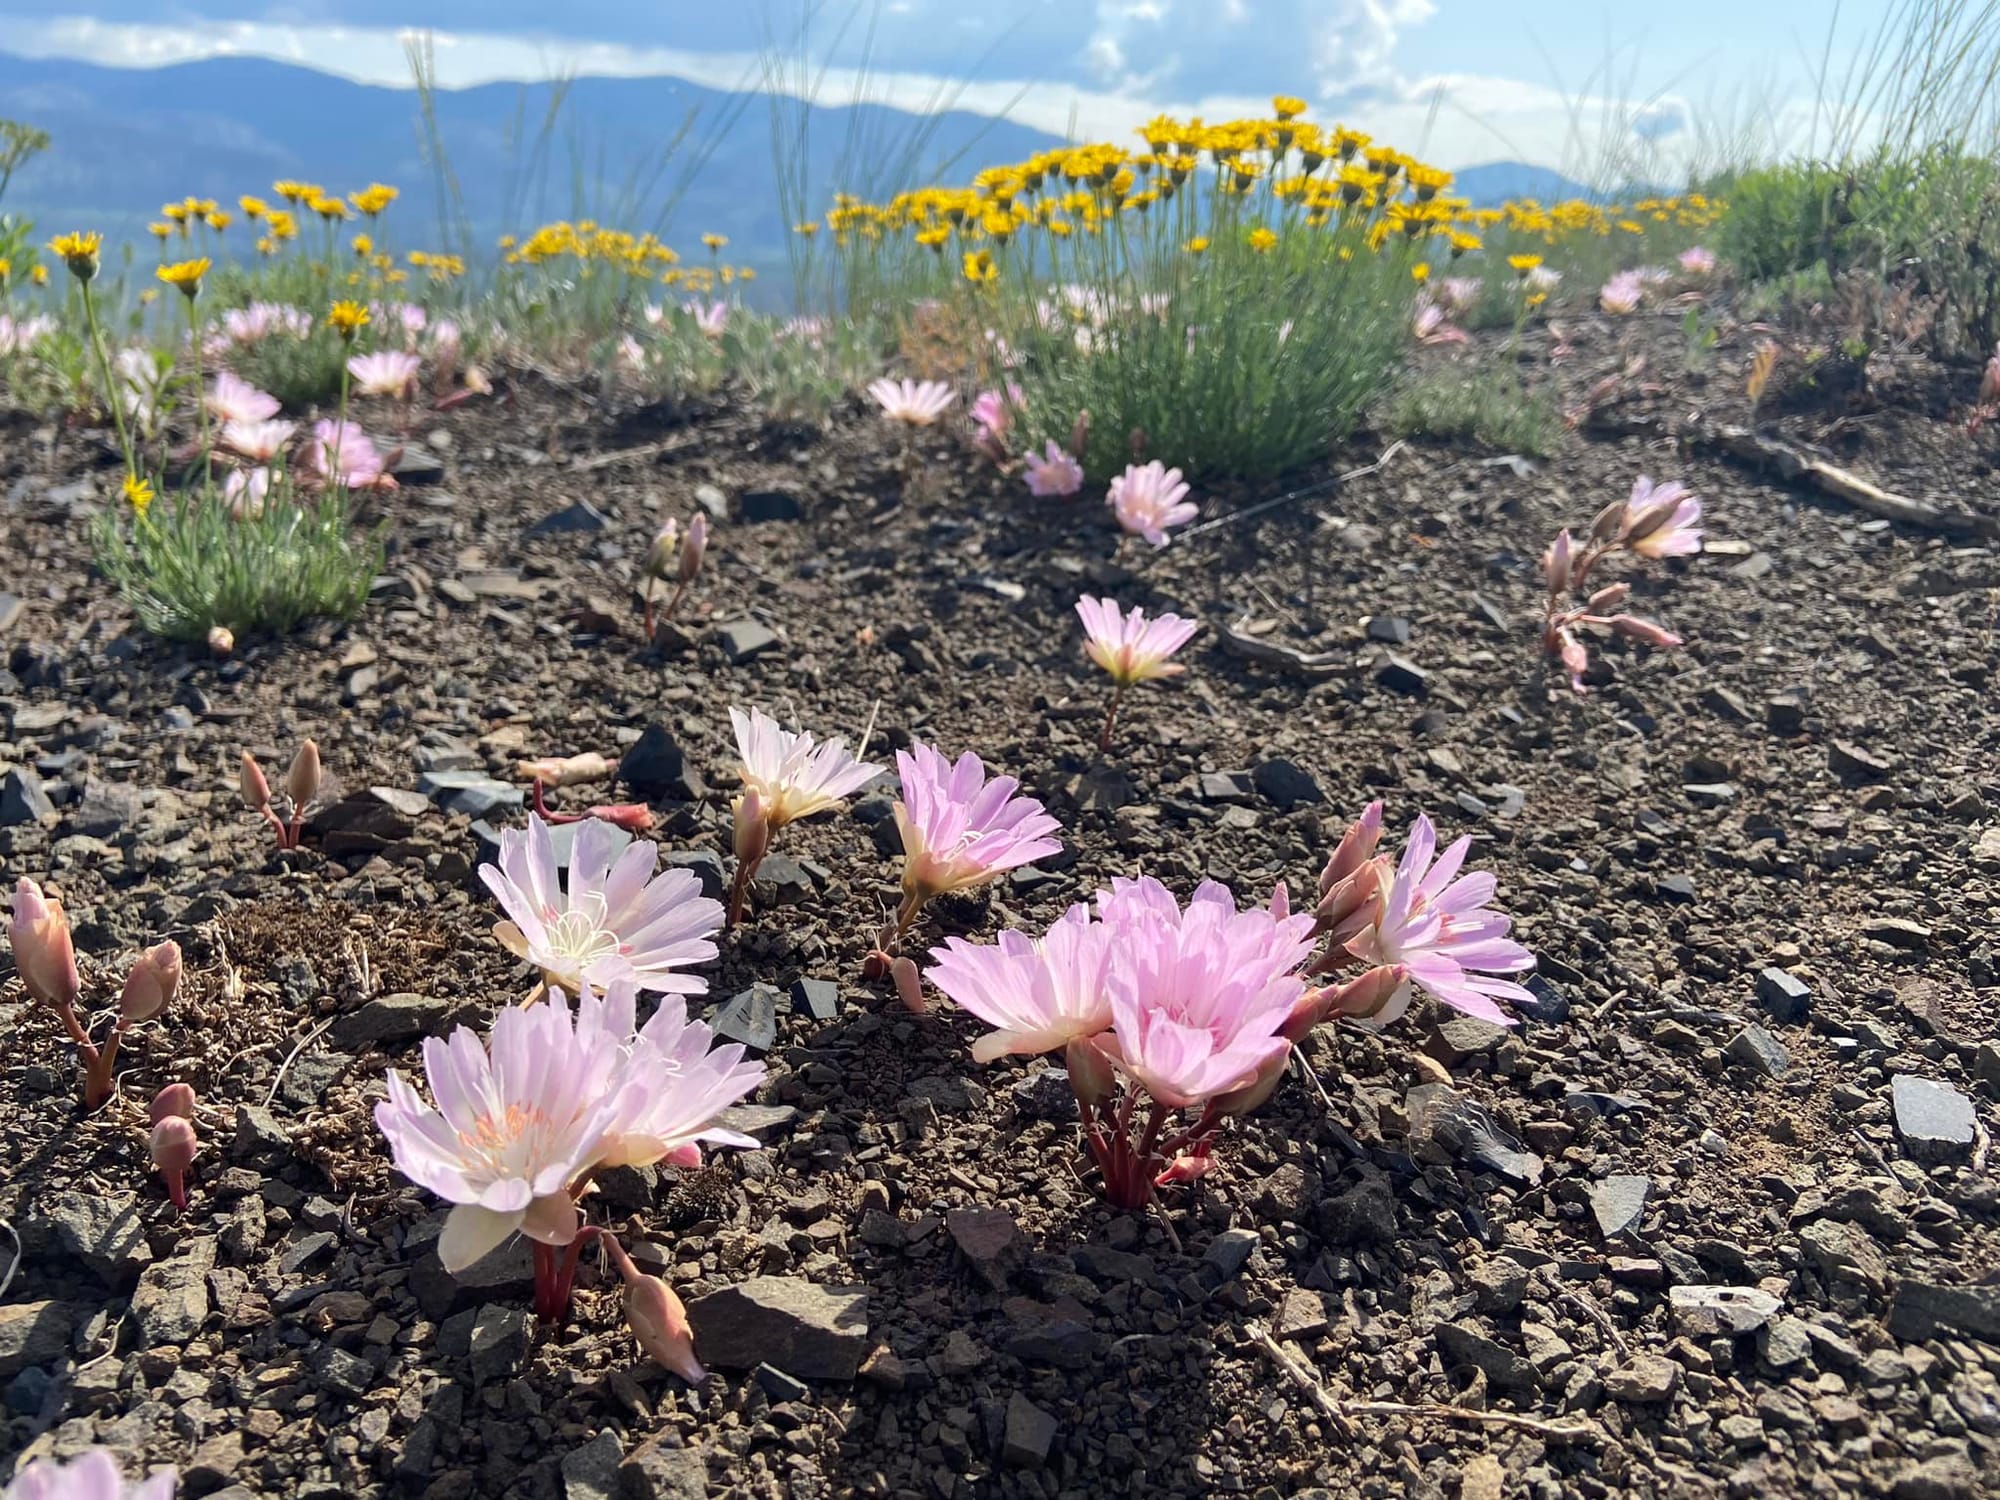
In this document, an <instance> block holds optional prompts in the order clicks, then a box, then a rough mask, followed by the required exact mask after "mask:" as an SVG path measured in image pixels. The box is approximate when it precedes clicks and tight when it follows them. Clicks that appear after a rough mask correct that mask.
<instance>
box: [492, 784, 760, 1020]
mask: <svg viewBox="0 0 2000 1500" xmlns="http://www.w3.org/2000/svg"><path fill="white" fill-rule="evenodd" d="M575 840H576V841H575V843H574V844H573V846H572V848H571V853H570V862H569V889H568V891H567V892H565V891H564V890H563V888H562V884H561V874H560V870H559V868H558V866H557V863H556V851H555V844H554V842H553V840H552V839H551V837H550V834H549V825H548V824H547V823H546V822H544V821H543V820H542V819H541V818H540V817H539V816H537V815H535V814H533V813H530V814H529V815H528V827H527V830H526V831H525V832H521V831H517V830H514V829H508V830H505V831H504V832H502V833H501V835H500V862H499V863H498V864H497V865H491V864H487V865H481V866H480V867H479V878H480V879H481V880H483V881H485V882H486V887H487V889H488V890H490V891H492V893H493V895H494V896H495V898H497V899H498V900H499V902H500V905H501V907H502V908H503V909H505V911H506V913H507V915H508V917H509V918H510V919H511V920H509V921H505V922H501V923H499V924H497V925H496V926H495V927H494V929H493V935H494V937H495V938H496V939H497V940H498V941H499V942H500V944H501V946H502V947H504V948H506V949H507V950H508V952H510V953H513V954H515V955H517V956H519V957H521V958H524V959H526V960H527V961H528V962H529V963H531V964H533V965H534V966H535V967H536V968H537V969H539V970H541V972H542V977H543V979H544V980H545V981H546V982H547V983H548V984H550V985H552V986H556V987H559V988H561V989H564V990H568V991H570V992H571V993H574V992H575V991H577V990H578V989H579V988H581V987H582V986H583V985H585V984H589V985H593V986H604V985H610V984H616V983H618V982H619V981H621V980H628V981H630V982H632V983H634V984H636V985H638V987H639V988H640V989H643V990H655V991H659V992H661V993H665V994H676V995H699V994H702V993H704V992H705V991H706V990H707V989H708V982H707V981H706V980H705V979H702V978H700V977H699V976H697V975H693V974H684V973H681V972H679V971H680V970H682V969H686V968H691V967H693V966H694V965H696V964H704V963H708V962H709V961H710V960H712V959H713V958H714V957H715V953H716V949H715V944H714V942H712V941H711V938H712V937H713V935H714V933H715V932H716V930H717V929H718V928H720V927H721V926H722V905H721V903H720V902H717V901H712V900H710V899H709V898H708V897H706V896H704V895H702V894H701V882H700V881H699V880H697V879H696V878H695V875H694V873H693V872H692V871H690V870H668V871H666V872H665V873H663V874H661V875H659V876H657V877H655V876H654V874H653V869H654V865H655V862H656V861H657V860H658V858H659V850H658V849H657V848H656V847H655V846H654V845H653V844H652V843H650V842H649V841H647V840H645V839H636V840H634V841H633V842H632V843H631V844H630V845H629V846H628V847H627V848H626V849H625V850H624V851H623V852H622V853H620V852H619V850H618V842H617V836H616V834H615V833H614V832H613V831H612V829H611V827H610V826H609V825H608V824H606V823H604V822H603V821H602V820H600V819H597V818H589V819H586V820H585V821H584V822H583V823H582V824H581V825H579V826H578V828H577V831H576V836H575ZM614 856H615V863H614Z"/></svg>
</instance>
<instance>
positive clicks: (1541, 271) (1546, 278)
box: [1524, 266, 1563, 292]
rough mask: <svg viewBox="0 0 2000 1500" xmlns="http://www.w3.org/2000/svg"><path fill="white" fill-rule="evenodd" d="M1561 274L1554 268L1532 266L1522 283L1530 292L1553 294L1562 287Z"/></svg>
mask: <svg viewBox="0 0 2000 1500" xmlns="http://www.w3.org/2000/svg"><path fill="white" fill-rule="evenodd" d="M1562 279H1563V273H1562V272H1560V271H1558V270H1557V269H1556V268H1555V267H1554V266H1534V267H1531V268H1530V269H1529V271H1528V274H1527V276H1526V277H1525V278H1524V281H1525V283H1526V285H1527V287H1528V289H1529V290H1530V291H1534V292H1553V291H1554V290H1555V289H1556V288H1557V287H1559V286H1561V285H1562Z"/></svg>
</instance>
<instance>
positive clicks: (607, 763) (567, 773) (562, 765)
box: [514, 750, 618, 787]
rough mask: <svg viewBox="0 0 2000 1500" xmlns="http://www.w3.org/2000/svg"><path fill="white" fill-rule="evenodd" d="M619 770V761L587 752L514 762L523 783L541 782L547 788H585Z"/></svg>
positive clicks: (515, 771) (593, 751)
mask: <svg viewBox="0 0 2000 1500" xmlns="http://www.w3.org/2000/svg"><path fill="white" fill-rule="evenodd" d="M617 771H618V762H617V761H615V760H611V759H609V758H607V757H606V756H602V755H599V754H598V753H597V752H596V751H595V750H585V751H583V752H582V753H581V754H579V755H545V756H543V757H541V758H540V759H539V760H521V761H516V762H515V763H514V774H515V775H516V776H518V777H520V778H521V780H523V781H539V782H541V783H542V785H544V786H554V787H563V786H583V785H586V784H587V783H589V782H593V781H609V780H610V779H611V778H612V777H613V776H614V775H615V774H617Z"/></svg>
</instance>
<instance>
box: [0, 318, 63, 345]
mask: <svg viewBox="0 0 2000 1500" xmlns="http://www.w3.org/2000/svg"><path fill="white" fill-rule="evenodd" d="M55 331H56V320H55V319H54V318H51V317H46V316H43V315H40V314H37V315H36V316H34V317H31V318H22V319H19V320H18V321H17V320H16V319H14V318H10V317H9V316H7V314H5V313H0V354H22V353H25V352H26V351H27V350H29V349H32V348H33V347H34V346H35V345H36V344H39V343H40V342H41V341H42V340H43V339H45V338H47V337H48V336H49V335H50V334H52V333H54V332H55Z"/></svg>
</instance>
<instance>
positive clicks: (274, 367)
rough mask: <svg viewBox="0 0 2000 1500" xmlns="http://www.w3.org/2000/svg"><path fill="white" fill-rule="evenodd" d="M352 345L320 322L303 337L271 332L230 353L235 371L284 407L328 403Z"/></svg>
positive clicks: (334, 395)
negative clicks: (344, 341)
mask: <svg viewBox="0 0 2000 1500" xmlns="http://www.w3.org/2000/svg"><path fill="white" fill-rule="evenodd" d="M352 352H353V351H352V349H351V348H350V347H349V346H348V345H347V344H344V343H342V342H341V340H340V337H339V335H337V334H336V333H334V332H333V331H332V330H331V329H329V328H327V327H326V326H325V325H324V324H322V325H320V326H318V327H315V328H314V329H313V331H312V332H311V333H309V334H307V335H306V336H305V337H304V338H300V337H299V336H298V335H296V334H291V333H273V334H270V335H268V336H267V337H265V338H261V339H259V340H257V342H255V343H254V344H246V345H244V346H242V347H241V348H239V349H237V350H236V351H235V352H233V353H232V354H231V355H230V366H231V368H233V369H234V370H235V372H236V373H237V374H238V375H240V376H242V377H243V378H244V379H245V380H247V381H249V382H250V383H251V384H252V385H254V386H256V387H257V389H258V390H260V391H268V392H270V394H271V395H273V396H276V397H277V398H278V400H279V401H281V402H283V403H284V405H285V408H286V409H287V410H288V411H304V410H306V409H307V408H308V407H312V406H330V405H332V404H333V402H334V401H335V400H336V399H337V398H338V397H339V395H340V375H341V371H342V369H343V368H344V367H345V366H346V364H347V357H348V355H349V354H350V353H352Z"/></svg>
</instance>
